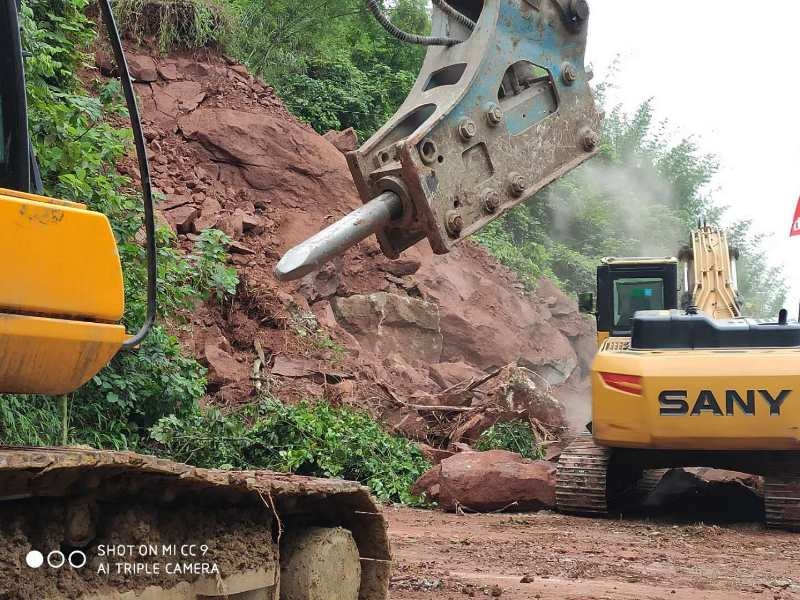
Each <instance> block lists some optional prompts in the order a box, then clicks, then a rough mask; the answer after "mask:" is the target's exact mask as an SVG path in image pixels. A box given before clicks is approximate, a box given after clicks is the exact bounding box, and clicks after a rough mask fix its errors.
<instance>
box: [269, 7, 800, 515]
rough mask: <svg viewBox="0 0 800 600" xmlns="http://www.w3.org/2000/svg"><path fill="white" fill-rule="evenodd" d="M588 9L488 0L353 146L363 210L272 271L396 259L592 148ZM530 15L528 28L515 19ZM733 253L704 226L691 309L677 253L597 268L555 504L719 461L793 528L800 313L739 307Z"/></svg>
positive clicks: (440, 242) (445, 241)
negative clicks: (574, 426)
mask: <svg viewBox="0 0 800 600" xmlns="http://www.w3.org/2000/svg"><path fill="white" fill-rule="evenodd" d="M453 6H457V8H459V11H460V12H461V13H462V14H463V15H464V16H467V17H469V18H470V19H471V18H475V17H477V16H478V13H477V10H476V8H475V6H476V5H474V4H472V3H466V2H464V3H453ZM487 11H490V12H488V14H487ZM588 14H589V10H588V5H587V4H586V2H583V1H580V0H578V1H572V2H568V1H566V0H563V1H558V0H551V1H547V0H541V1H538V2H537V1H533V0H519V1H517V2H500V3H499V4H496V3H494V2H491V1H487V2H486V3H485V4H484V7H483V12H482V13H480V19H479V21H478V25H477V26H476V27H475V28H474V29H473V31H472V34H471V35H470V37H469V39H467V40H466V41H465V42H464V43H462V44H459V45H457V46H453V47H452V48H450V49H445V48H435V49H432V50H431V51H429V52H428V55H427V57H426V59H425V64H424V65H423V69H422V74H421V76H420V78H419V79H418V80H417V83H416V85H415V86H414V89H413V90H412V92H411V94H410V96H409V97H408V99H407V100H406V102H405V103H404V104H403V106H402V107H401V108H400V110H399V111H398V114H397V115H395V117H394V118H393V119H392V120H390V121H389V122H388V123H387V124H386V125H385V126H384V127H383V128H382V129H381V130H380V131H378V132H377V133H376V134H375V135H374V136H373V137H372V138H370V139H369V140H368V141H367V142H366V143H365V144H364V145H363V146H362V147H361V148H360V149H359V150H357V151H355V152H351V153H350V154H348V156H347V158H348V164H349V166H350V170H351V172H352V174H353V178H354V180H355V182H356V185H357V187H358V190H359V192H360V195H361V198H362V200H363V201H364V203H365V204H364V206H363V207H361V208H359V209H357V210H356V211H354V212H353V213H352V214H351V215H349V216H347V217H345V218H344V219H342V220H340V221H339V222H337V223H335V224H333V225H331V226H330V227H328V228H327V229H325V230H323V231H321V232H320V233H318V234H317V235H315V236H314V237H312V238H311V239H309V240H307V241H306V242H304V243H302V244H300V245H299V246H297V247H296V248H293V249H292V250H290V251H289V252H288V253H287V254H286V255H285V256H284V257H283V259H282V260H281V261H280V262H279V264H278V265H277V267H276V276H277V277H279V278H281V279H292V278H296V277H300V276H302V275H304V274H306V273H309V272H312V271H314V270H315V269H317V268H318V267H319V266H320V264H321V263H322V262H324V261H325V260H328V259H329V258H331V257H332V256H335V255H338V254H340V253H341V252H343V251H344V250H345V249H346V248H348V247H349V246H351V245H352V244H354V243H356V242H358V241H359V240H361V239H363V238H365V237H367V236H368V235H370V234H372V233H377V236H378V240H379V241H380V244H381V248H382V249H383V252H384V254H386V255H387V256H388V257H391V258H394V257H397V256H398V254H399V253H400V252H402V251H403V250H404V249H405V248H408V247H409V246H411V245H412V244H415V243H417V242H418V241H420V240H422V239H424V238H427V240H428V242H429V243H430V245H431V247H432V249H433V251H434V252H435V253H440V254H441V253H446V252H448V251H449V249H450V248H451V247H452V245H453V244H454V243H456V242H457V241H458V240H460V239H462V238H463V237H465V236H467V235H469V234H471V233H474V232H475V231H477V230H479V229H480V228H482V227H483V226H485V225H486V224H487V223H489V222H490V221H492V220H493V219H496V218H497V217H499V216H500V215H502V214H503V213H505V212H506V211H508V210H509V209H510V208H512V207H513V206H515V205H516V204H518V203H520V202H523V201H526V200H528V199H530V198H531V197H532V196H533V194H534V193H535V192H536V191H538V190H539V189H541V188H542V187H543V186H545V185H546V184H548V183H550V182H551V181H553V180H554V179H556V178H558V177H559V176H561V175H563V174H565V173H566V172H567V171H569V170H570V169H572V168H574V167H576V166H578V165H579V164H580V163H582V162H583V161H584V160H586V159H588V158H590V157H591V156H592V155H593V154H594V153H595V151H596V149H597V146H598V143H599V137H598V133H597V132H598V130H599V126H600V117H599V115H598V113H597V110H596V108H595V105H594V102H593V100H592V96H591V92H590V89H589V87H588V79H589V76H588V74H587V72H586V70H585V69H584V66H583V50H584V47H583V37H584V35H585V33H584V32H585V26H586V18H587V17H588ZM489 23H491V24H492V27H488V26H487V25H488V24H489ZM534 23H535V24H536V26H535V27H534V29H533V30H531V31H535V33H533V35H532V36H522V37H521V36H519V35H517V34H515V33H514V31H513V30H516V31H527V30H528V27H529V25H530V24H534ZM451 25H452V26H453V27H455V24H453V23H451ZM503 30H505V31H503ZM460 31H462V32H463V30H460ZM501 31H503V33H502V34H501V33H500V32H501ZM571 36H572V37H571ZM498 54H500V55H502V56H503V59H502V60H501V59H499V57H498ZM477 56H480V57H481V60H477V61H476V60H473V59H474V57H477ZM498 67H499V69H500V70H503V69H505V71H504V73H503V75H502V77H498V73H499V72H500V70H498ZM728 254H729V253H728V249H727V242H726V240H725V237H724V235H723V234H722V233H721V232H718V231H715V230H713V229H711V228H708V227H700V228H698V230H697V231H695V232H694V233H693V236H692V244H691V248H689V249H688V251H687V252H686V253H685V255H684V256H682V259H683V260H682V261H680V262H681V264H682V265H683V273H682V275H683V284H684V290H686V291H689V292H691V298H692V302H691V304H689V305H686V306H684V307H683V308H681V307H679V297H678V290H679V273H678V266H679V261H678V260H677V259H647V260H642V259H617V260H614V259H609V260H607V261H606V262H605V264H603V265H602V266H601V267H600V269H599V270H598V315H597V319H598V328H599V330H600V336H601V338H600V339H601V341H602V344H601V347H600V350H599V352H598V354H597V357H596V360H595V361H594V364H593V367H592V407H593V416H592V428H591V434H586V435H584V436H581V437H580V438H579V439H578V440H577V441H576V442H575V444H574V445H573V446H571V447H570V448H569V449H568V450H567V451H566V452H565V453H564V454H563V455H562V458H561V462H560V466H559V474H558V478H557V479H558V491H557V499H558V507H559V508H560V509H561V510H562V511H565V512H571V513H578V514H593V515H603V514H607V513H608V512H609V510H613V508H614V505H615V503H616V501H617V500H618V498H619V496H620V495H622V493H623V492H624V491H625V490H626V489H629V488H630V487H631V485H635V483H636V480H637V479H639V478H640V477H641V475H642V472H643V471H645V470H646V469H661V468H667V467H672V466H713V467H720V468H726V469H733V470H738V471H745V472H751V473H757V474H761V475H764V476H765V477H766V502H765V504H766V520H767V524H768V525H769V526H772V527H784V528H790V529H798V528H800V325H798V324H797V323H789V322H788V320H787V315H786V312H785V311H783V312H782V313H781V315H780V316H779V319H778V321H777V322H775V323H766V322H761V321H756V320H752V319H742V318H740V315H739V312H738V311H739V309H738V304H737V298H736V292H735V279H733V278H734V277H735V275H734V273H735V269H733V268H731V267H730V264H729V256H728ZM692 277H693V279H691V278H692ZM605 338H607V339H605Z"/></svg>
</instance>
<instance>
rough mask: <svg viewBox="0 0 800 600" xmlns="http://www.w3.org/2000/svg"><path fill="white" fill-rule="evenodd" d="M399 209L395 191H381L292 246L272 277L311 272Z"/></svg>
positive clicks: (291, 277) (287, 278)
mask: <svg viewBox="0 0 800 600" xmlns="http://www.w3.org/2000/svg"><path fill="white" fill-rule="evenodd" d="M402 210H403V207H402V202H401V201H400V197H399V196H398V195H397V194H395V193H394V192H383V193H382V194H381V195H380V196H376V197H375V198H373V199H372V200H370V201H369V202H367V203H366V204H365V205H364V206H361V207H359V208H357V209H356V210H354V211H353V212H351V213H350V214H349V215H347V216H345V217H343V218H341V219H339V220H338V221H336V222H335V223H333V224H332V225H329V226H328V227H326V228H325V229H323V230H322V231H320V232H319V233H317V234H316V235H314V236H312V237H310V238H308V239H307V240H305V241H304V242H302V243H300V244H298V245H297V246H295V247H294V248H291V249H290V250H289V251H288V252H286V254H284V255H283V257H282V258H281V259H280V261H278V264H277V265H275V277H276V278H277V279H279V280H280V281H292V280H294V279H300V278H301V277H303V276H304V275H308V274H309V273H313V272H314V271H316V270H318V269H319V268H320V267H322V265H323V264H325V263H326V262H328V261H329V260H331V259H333V258H335V257H337V256H339V255H340V254H342V253H344V252H345V251H346V250H347V249H348V248H350V247H351V246H355V245H356V244H357V243H358V242H360V241H361V240H363V239H365V238H368V237H369V236H370V235H372V234H373V233H376V232H377V231H379V230H380V229H381V228H383V226H384V225H386V224H387V223H389V222H390V221H393V220H395V219H397V218H398V217H400V214H401V213H402Z"/></svg>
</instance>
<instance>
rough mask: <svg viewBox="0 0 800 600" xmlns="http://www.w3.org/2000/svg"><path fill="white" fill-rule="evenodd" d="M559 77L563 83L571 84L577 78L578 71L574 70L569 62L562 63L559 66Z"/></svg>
mask: <svg viewBox="0 0 800 600" xmlns="http://www.w3.org/2000/svg"><path fill="white" fill-rule="evenodd" d="M561 79H563V80H564V83H566V84H567V85H572V84H573V83H575V80H576V79H578V71H577V70H575V67H574V66H572V65H571V64H570V63H564V64H563V66H562V67H561Z"/></svg>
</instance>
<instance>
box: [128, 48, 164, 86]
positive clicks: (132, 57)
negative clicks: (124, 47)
mask: <svg viewBox="0 0 800 600" xmlns="http://www.w3.org/2000/svg"><path fill="white" fill-rule="evenodd" d="M126 58H127V61H128V70H129V71H130V74H131V77H132V78H133V79H135V80H136V81H142V82H150V81H156V80H157V79H158V71H157V69H156V61H154V60H153V59H152V58H150V57H149V56H146V55H144V54H128V55H127V57H126Z"/></svg>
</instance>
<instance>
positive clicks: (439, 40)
mask: <svg viewBox="0 0 800 600" xmlns="http://www.w3.org/2000/svg"><path fill="white" fill-rule="evenodd" d="M367 8H368V9H369V11H370V12H371V13H372V15H373V16H374V17H375V19H376V20H377V21H378V23H380V24H381V26H382V27H383V28H384V29H385V30H386V31H387V32H388V33H389V34H390V35H391V36H393V37H395V38H397V39H398V40H400V41H401V42H406V43H408V44H418V45H420V46H454V45H456V44H460V43H461V42H462V41H463V40H454V39H452V38H446V37H433V36H429V35H417V34H416V33H408V32H407V31H403V30H402V29H400V28H399V27H397V26H396V25H394V23H392V21H391V20H390V19H389V17H388V16H387V15H386V13H384V12H383V10H382V9H381V7H380V4H379V3H378V0H367ZM453 10H455V9H453Z"/></svg>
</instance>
